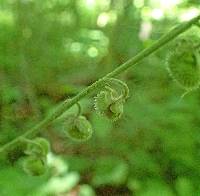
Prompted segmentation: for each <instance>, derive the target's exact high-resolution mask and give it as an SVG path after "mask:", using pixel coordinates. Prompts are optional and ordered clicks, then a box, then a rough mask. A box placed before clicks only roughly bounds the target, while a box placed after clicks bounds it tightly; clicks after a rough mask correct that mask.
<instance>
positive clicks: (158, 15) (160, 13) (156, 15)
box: [151, 9, 164, 20]
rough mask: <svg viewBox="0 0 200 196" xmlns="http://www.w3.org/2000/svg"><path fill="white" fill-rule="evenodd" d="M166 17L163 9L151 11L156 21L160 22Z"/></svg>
mask: <svg viewBox="0 0 200 196" xmlns="http://www.w3.org/2000/svg"><path fill="white" fill-rule="evenodd" d="M163 16H164V13H163V11H162V10H161V9H153V10H152V11H151V17H152V18H153V19H155V20H160V19H162V18H163Z"/></svg>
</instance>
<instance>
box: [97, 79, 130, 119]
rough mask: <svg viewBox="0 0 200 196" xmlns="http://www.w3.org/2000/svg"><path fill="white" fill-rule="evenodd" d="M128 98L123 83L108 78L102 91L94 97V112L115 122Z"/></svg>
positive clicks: (125, 86)
mask: <svg viewBox="0 0 200 196" xmlns="http://www.w3.org/2000/svg"><path fill="white" fill-rule="evenodd" d="M128 96H129V89H128V86H127V85H126V84H125V83H124V82H122V81H120V80H117V79H114V78H108V79H107V80H106V85H105V87H104V89H103V90H102V91H100V92H99V93H98V94H97V96H96V97H95V101H94V107H95V110H96V111H97V112H98V113H99V114H102V115H105V116H106V117H107V118H109V119H111V120H112V121H116V120H118V119H119V118H120V117H121V116H122V114H123V106H124V103H125V101H126V99H127V98H128Z"/></svg>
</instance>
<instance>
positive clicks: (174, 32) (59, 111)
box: [0, 15, 200, 153]
mask: <svg viewBox="0 0 200 196" xmlns="http://www.w3.org/2000/svg"><path fill="white" fill-rule="evenodd" d="M199 20H200V15H199V16H197V17H195V18H193V19H191V20H190V21H188V22H185V23H182V24H180V25H178V26H177V27H175V28H174V29H172V30H171V31H170V32H168V33H167V34H165V35H164V36H162V37H161V38H160V39H159V40H158V41H156V42H155V43H154V44H153V45H152V46H150V47H149V48H146V49H144V50H143V51H141V52H140V53H139V54H137V55H136V56H135V57H133V58H131V59H129V60H128V61H127V62H125V63H124V64H122V65H120V66H119V67H118V68H116V69H115V70H113V71H112V72H110V73H108V74H107V75H105V76H104V77H102V78H101V79H99V80H97V81H96V82H94V83H93V84H91V85H90V86H88V87H86V88H85V89H84V90H83V91H81V92H80V93H79V94H77V95H76V96H74V97H73V98H72V99H70V100H65V101H64V102H62V103H61V104H60V105H59V106H58V107H56V108H55V110H54V111H53V112H52V113H51V114H50V115H48V116H47V117H46V118H45V119H44V120H42V121H41V122H39V123H38V124H36V125H35V126H34V127H33V128H31V129H30V130H28V131H27V132H25V133H24V134H23V135H21V136H19V137H17V138H15V139H14V140H12V141H11V142H9V143H7V144H5V145H4V146H2V147H1V148H0V153H1V152H3V151H5V150H8V149H9V148H10V147H11V146H13V145H15V144H17V143H18V142H20V139H21V137H33V136H34V135H35V134H37V133H38V132H40V131H42V128H44V127H46V126H47V125H49V124H50V123H51V122H52V121H54V120H55V119H56V118H57V117H59V116H60V115H61V114H62V113H63V112H64V111H66V110H68V109H69V108H70V107H71V106H73V105H74V104H76V103H77V102H78V101H80V100H81V99H82V98H83V97H85V96H87V95H89V94H90V93H91V92H93V91H94V90H96V89H97V88H98V87H99V86H101V85H102V84H104V81H105V79H106V78H109V77H115V76H117V75H118V74H120V73H122V72H124V71H126V70H127V69H128V68H130V67H131V66H133V65H135V64H137V63H138V62H140V61H142V60H143V59H144V58H146V57H147V56H149V55H151V54H153V53H154V52H156V51H157V50H158V49H160V48H161V47H163V46H164V45H165V44H167V43H168V42H170V41H172V40H173V39H174V38H176V37H177V36H178V35H179V34H181V33H183V32H184V31H186V30H187V29H189V28H190V27H191V26H192V25H193V24H196V23H197V22H198V21H199Z"/></svg>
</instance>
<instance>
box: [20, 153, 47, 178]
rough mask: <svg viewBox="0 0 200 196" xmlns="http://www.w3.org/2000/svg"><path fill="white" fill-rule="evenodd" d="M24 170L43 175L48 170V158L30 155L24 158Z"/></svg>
mask: <svg viewBox="0 0 200 196" xmlns="http://www.w3.org/2000/svg"><path fill="white" fill-rule="evenodd" d="M23 170H24V171H25V172H26V173H27V174H29V175H31V176H40V175H43V174H44V173H45V172H46V170H47V163H46V160H44V159H40V158H37V157H35V156H28V157H26V158H24V160H23Z"/></svg>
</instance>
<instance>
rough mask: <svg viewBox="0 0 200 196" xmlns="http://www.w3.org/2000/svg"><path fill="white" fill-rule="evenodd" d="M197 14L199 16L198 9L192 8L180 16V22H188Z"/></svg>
mask: <svg viewBox="0 0 200 196" xmlns="http://www.w3.org/2000/svg"><path fill="white" fill-rule="evenodd" d="M198 14H199V9H197V8H194V7H193V8H190V9H189V10H188V11H187V12H184V13H183V14H182V15H181V16H180V20H181V21H188V20H190V19H192V18H194V17H195V16H197V15H198Z"/></svg>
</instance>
